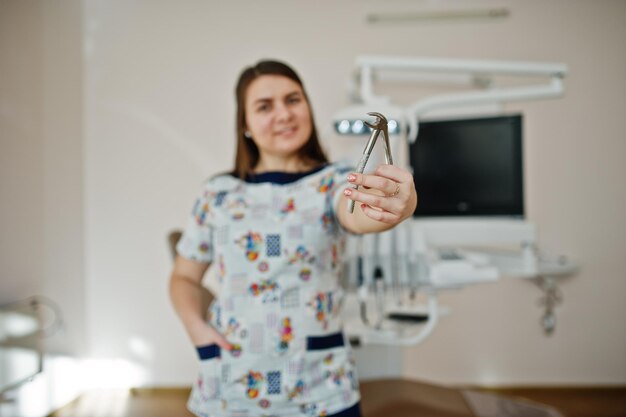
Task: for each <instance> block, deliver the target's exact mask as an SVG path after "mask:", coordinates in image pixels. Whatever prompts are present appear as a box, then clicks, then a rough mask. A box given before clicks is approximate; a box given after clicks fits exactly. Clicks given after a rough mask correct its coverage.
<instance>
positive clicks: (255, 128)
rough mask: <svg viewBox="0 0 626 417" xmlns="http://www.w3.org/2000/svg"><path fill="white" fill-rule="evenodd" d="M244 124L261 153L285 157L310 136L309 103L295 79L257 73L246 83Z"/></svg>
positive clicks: (297, 148) (291, 153) (295, 150)
mask: <svg viewBox="0 0 626 417" xmlns="http://www.w3.org/2000/svg"><path fill="white" fill-rule="evenodd" d="M245 111H246V128H247V130H248V131H249V132H250V133H251V136H252V140H253V141H254V143H255V144H256V145H257V147H258V148H259V152H260V154H261V156H263V155H264V154H267V155H272V156H273V157H288V156H291V155H293V154H295V153H296V152H297V151H298V150H299V149H300V148H301V147H302V146H303V145H304V144H305V143H306V142H307V141H308V139H309V137H310V136H311V130H312V124H311V112H310V109H309V103H308V102H307V100H306V98H305V97H304V92H303V91H302V88H301V87H300V85H299V84H298V83H296V82H295V81H293V80H291V79H290V78H287V77H284V76H282V75H261V76H260V77H258V78H256V79H255V80H254V81H252V83H250V85H249V86H248V90H247V92H246V97H245Z"/></svg>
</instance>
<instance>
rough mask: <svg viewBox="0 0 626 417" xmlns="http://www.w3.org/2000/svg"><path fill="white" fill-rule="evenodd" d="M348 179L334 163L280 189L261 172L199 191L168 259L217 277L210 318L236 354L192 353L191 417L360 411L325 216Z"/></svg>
mask: <svg viewBox="0 0 626 417" xmlns="http://www.w3.org/2000/svg"><path fill="white" fill-rule="evenodd" d="M350 170H351V167H350V166H349V165H348V164H346V163H344V162H339V163H334V164H328V165H325V166H323V167H321V168H317V169H315V170H312V171H310V172H308V173H305V174H286V173H281V174H282V175H278V177H279V178H278V179H279V180H280V181H279V182H276V179H277V177H276V173H266V174H259V175H256V176H255V177H253V178H251V179H250V180H248V181H242V180H240V179H238V178H236V177H233V176H231V175H219V176H216V177H214V178H212V179H210V180H208V181H207V183H206V184H205V185H204V187H203V190H202V193H201V195H200V197H199V198H198V200H197V201H196V204H195V206H194V208H193V211H192V215H191V218H190V221H189V224H188V226H187V229H186V230H185V232H184V234H183V237H182V238H181V240H180V242H179V244H178V246H177V250H178V253H179V254H180V255H181V256H184V257H185V258H188V259H192V260H196V261H201V262H210V263H212V264H213V265H212V267H214V268H217V269H216V272H217V274H216V275H217V277H218V279H219V281H220V282H221V291H220V296H219V297H218V298H217V299H216V300H215V301H214V302H213V304H212V306H211V308H210V318H209V320H210V323H211V324H212V325H213V326H214V327H215V328H216V329H217V330H218V331H220V332H221V333H222V334H223V335H225V336H226V338H227V339H228V340H229V342H230V343H232V344H233V345H234V349H233V350H232V351H221V350H220V349H219V347H218V346H217V345H208V346H201V347H198V353H199V355H200V359H201V361H200V372H199V375H198V379H197V381H196V382H195V383H194V385H193V390H192V393H191V396H190V398H189V402H188V408H189V410H190V411H192V412H193V413H194V414H196V415H198V416H201V417H205V416H206V417H209V416H210V417H235V416H237V417H252V416H294V417H295V416H298V417H302V416H311V417H312V416H326V415H330V414H334V413H337V412H340V411H342V410H344V409H347V408H349V407H351V406H353V405H354V404H356V403H357V402H358V401H359V389H358V382H357V376H356V372H355V368H354V361H353V359H352V355H351V351H350V346H349V344H348V343H347V341H346V340H344V336H343V334H342V332H341V331H342V324H341V321H340V314H339V312H340V307H341V304H342V299H343V290H342V288H341V287H340V285H339V276H340V273H341V254H342V252H343V248H344V246H345V243H344V242H345V233H346V232H345V230H344V229H342V227H341V226H340V225H339V222H338V220H337V219H336V216H335V207H336V206H337V202H338V199H339V196H340V195H341V192H342V191H343V189H344V188H345V186H346V184H347V178H346V177H347V173H348V172H349V171H350ZM272 175H273V176H274V177H273V178H272ZM290 175H291V176H292V177H293V178H292V179H291V180H290V179H289V176H290ZM294 175H295V176H294ZM281 182H282V183H281Z"/></svg>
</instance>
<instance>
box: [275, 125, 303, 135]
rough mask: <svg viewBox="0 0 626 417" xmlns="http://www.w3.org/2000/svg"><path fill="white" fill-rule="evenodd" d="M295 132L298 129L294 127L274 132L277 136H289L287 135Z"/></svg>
mask: <svg viewBox="0 0 626 417" xmlns="http://www.w3.org/2000/svg"><path fill="white" fill-rule="evenodd" d="M296 130H298V128H297V127H295V126H294V127H289V128H286V129H281V130H278V131H276V134H277V135H285V134H287V135H289V134H292V133H294V132H295V131H296Z"/></svg>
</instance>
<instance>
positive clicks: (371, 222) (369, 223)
mask: <svg viewBox="0 0 626 417" xmlns="http://www.w3.org/2000/svg"><path fill="white" fill-rule="evenodd" d="M348 181H349V182H350V183H351V184H356V185H359V189H358V190H355V189H353V188H346V189H345V190H338V191H337V192H341V193H343V194H342V195H341V197H340V198H339V202H338V204H337V207H335V213H336V214H337V218H338V220H339V223H341V225H342V226H343V227H344V228H346V229H347V230H349V231H351V232H353V233H357V234H362V233H373V232H382V231H385V230H388V229H391V228H392V227H394V226H395V225H397V224H398V223H400V222H402V221H403V220H405V219H407V218H409V217H411V216H412V215H413V212H415V208H416V207H417V192H416V191H415V184H414V182H413V175H411V173H410V172H408V171H407V170H405V169H402V168H399V167H397V166H395V165H380V166H379V167H378V168H377V169H376V171H374V172H373V173H372V174H358V173H351V174H350V175H349V176H348ZM349 200H354V201H355V202H356V204H355V207H354V213H349V212H348V208H347V207H348V201H349Z"/></svg>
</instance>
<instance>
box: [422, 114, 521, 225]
mask: <svg viewBox="0 0 626 417" xmlns="http://www.w3.org/2000/svg"><path fill="white" fill-rule="evenodd" d="M410 163H411V166H412V168H413V179H414V181H415V187H416V189H417V192H418V195H419V204H418V206H417V210H416V211H415V213H414V216H416V217H422V216H515V217H523V216H524V191H523V188H524V187H523V167H522V165H523V164H522V116H521V115H506V116H496V117H482V118H472V119H458V120H438V121H429V122H420V124H419V133H418V135H417V140H416V141H415V142H414V143H413V144H412V145H411V146H410Z"/></svg>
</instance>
